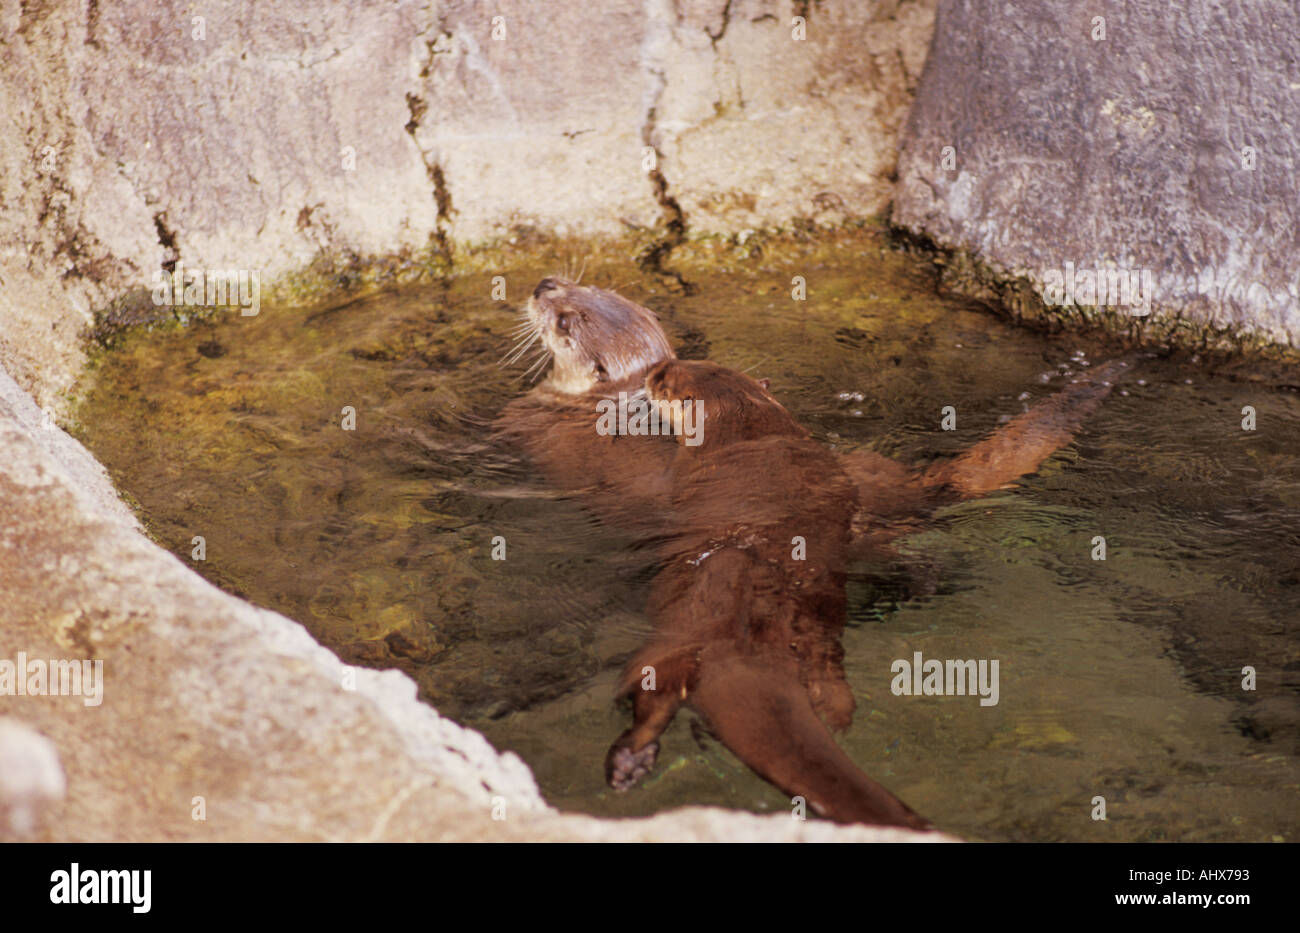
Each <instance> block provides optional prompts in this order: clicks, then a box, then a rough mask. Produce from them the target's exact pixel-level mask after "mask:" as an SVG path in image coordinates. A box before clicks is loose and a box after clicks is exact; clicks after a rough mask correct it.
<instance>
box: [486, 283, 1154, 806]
mask: <svg viewBox="0 0 1300 933" xmlns="http://www.w3.org/2000/svg"><path fill="white" fill-rule="evenodd" d="M524 314H525V321H524V325H523V337H522V338H521V346H527V345H529V344H532V343H534V342H540V344H541V348H542V349H541V351H540V352H541V353H542V354H543V357H542V362H541V365H545V360H546V358H547V357H549V359H550V363H551V367H550V370H549V373H548V376H547V378H546V379H545V380H544V381H543V382H542V383H541V384H540V385H539V386H538V387H537V388H536V389H534V390H533V391H532V392H530V393H528V394H527V395H525V396H524V397H522V398H520V399H516V400H514V401H512V402H511V403H510V404H508V405H507V406H506V408H505V410H504V411H503V413H502V416H501V417H500V419H499V420H498V430H499V432H500V433H501V434H502V435H503V436H504V437H506V438H508V439H510V440H512V441H514V442H515V443H517V444H518V445H519V446H520V447H522V449H523V450H524V452H525V454H526V455H527V456H528V457H529V458H530V459H531V460H532V461H533V463H535V464H536V465H537V466H538V468H539V469H540V470H541V472H542V473H543V474H544V475H545V476H546V478H547V480H548V481H549V482H550V483H552V484H553V485H556V486H558V487H560V488H562V489H565V490H567V491H569V492H572V493H576V494H578V495H579V496H580V498H581V500H582V501H583V503H584V504H585V505H586V506H587V507H588V508H590V509H591V510H592V511H594V512H595V513H596V514H597V515H598V516H599V517H600V518H602V519H603V520H606V521H610V522H614V523H617V524H619V525H620V526H622V527H624V528H627V529H629V530H631V531H632V532H633V533H634V534H636V535H637V536H638V537H639V538H641V539H642V540H644V541H645V542H646V544H647V546H648V547H649V548H650V550H651V552H652V556H653V558H654V559H655V561H656V568H657V569H656V573H655V576H654V579H653V581H652V583H651V586H650V596H649V601H648V614H649V616H650V619H651V621H652V623H653V625H654V634H653V636H652V637H651V639H650V641H649V643H648V644H646V645H645V646H644V647H642V648H641V649H640V650H639V651H637V652H636V653H635V654H634V655H633V657H632V659H631V661H630V662H629V663H628V665H627V668H626V670H625V674H624V676H623V678H622V680H621V681H620V684H619V687H618V691H617V692H618V696H620V697H624V698H626V697H630V698H631V700H632V710H633V722H632V725H631V726H630V727H629V728H628V729H626V730H625V731H624V732H623V733H622V734H621V735H620V736H618V738H617V739H615V741H614V742H613V744H612V745H611V746H610V749H609V751H608V753H607V755H606V758H605V774H606V780H607V782H608V783H609V785H610V786H611V787H613V788H615V789H616V790H626V789H628V788H630V787H632V786H633V785H635V784H636V783H637V782H638V781H639V780H640V779H641V777H643V776H644V775H645V774H647V773H648V772H649V771H650V770H651V768H653V766H654V763H655V759H656V757H657V754H658V739H659V736H660V735H661V734H662V733H663V731H664V730H665V729H666V728H667V727H668V725H669V724H670V723H671V722H672V720H673V718H674V716H675V715H676V713H677V711H678V709H680V708H681V706H683V705H688V706H690V707H691V708H693V709H694V710H695V711H696V712H697V713H698V714H699V715H700V716H701V717H702V718H703V719H704V721H705V722H706V724H707V725H708V727H709V728H710V729H711V730H712V731H713V732H714V734H715V735H717V737H718V738H719V740H720V741H721V742H722V743H723V744H724V745H725V746H727V747H728V748H729V749H731V751H732V752H733V753H734V754H736V756H737V757H738V758H740V760H741V761H743V762H745V764H746V765H748V766H749V767H750V768H751V769H752V770H753V771H754V772H755V773H757V774H758V775H759V776H761V777H763V778H764V779H765V780H767V781H768V782H770V783H772V784H773V785H775V786H776V787H778V788H780V789H781V790H782V791H784V792H785V793H787V794H789V795H790V796H791V797H802V798H803V799H804V800H806V801H807V803H808V805H809V807H810V808H811V809H812V810H813V811H814V812H815V813H816V814H818V815H820V816H822V817H824V818H827V819H831V820H834V821H837V822H860V823H869V824H877V825H896V826H906V827H911V828H914V829H927V828H929V827H930V824H929V822H928V821H927V820H925V819H924V818H923V817H921V816H920V815H918V814H917V813H915V812H914V811H913V810H912V809H911V808H910V807H908V806H907V804H905V803H903V802H902V801H901V800H899V799H898V798H897V797H896V796H894V795H893V794H892V793H891V792H890V791H888V790H887V789H886V788H884V787H883V786H882V785H880V784H878V783H877V782H875V781H873V780H872V779H871V778H870V777H868V776H867V775H866V774H865V773H864V772H863V771H861V770H860V769H859V768H858V767H857V766H856V765H855V764H854V763H853V761H852V759H851V758H850V757H849V756H848V755H847V754H846V753H845V752H844V751H843V749H841V748H840V746H839V745H838V744H837V743H836V742H835V740H834V737H833V735H832V730H835V731H838V730H842V729H844V728H846V727H847V726H848V725H849V724H850V722H851V721H852V717H853V712H854V706H855V704H854V699H853V693H852V691H851V689H850V688H849V686H848V684H847V683H846V681H845V678H844V668H843V649H842V647H841V645H840V638H841V634H842V631H843V627H844V624H845V621H846V618H847V599H846V596H845V582H846V573H845V567H846V565H847V563H848V562H849V560H850V559H851V558H852V557H853V556H854V555H857V554H861V553H863V552H872V553H875V554H878V555H890V554H892V542H893V541H894V540H895V539H896V538H897V537H899V536H900V535H903V534H906V533H907V532H908V531H909V530H912V529H914V528H916V527H919V524H920V523H921V522H923V521H924V519H925V518H926V517H927V516H928V515H929V514H930V513H932V512H933V511H934V509H936V508H938V507H939V506H941V505H943V504H945V503H948V502H953V501H956V500H959V499H963V498H968V497H973V496H980V495H983V494H985V493H987V492H989V491H991V490H993V489H997V488H999V487H1001V486H1003V485H1005V484H1007V483H1009V482H1011V481H1012V480H1014V479H1016V478H1017V477H1020V476H1023V475H1025V474H1027V473H1032V472H1033V471H1035V470H1036V469H1037V468H1038V466H1039V465H1040V464H1041V463H1042V461H1043V460H1044V459H1046V458H1047V457H1048V456H1050V455H1051V453H1052V452H1054V451H1055V450H1057V449H1058V448H1059V447H1061V446H1062V445H1064V444H1066V443H1068V442H1069V440H1070V439H1071V438H1072V437H1073V434H1074V432H1075V431H1076V430H1077V429H1078V427H1079V426H1080V425H1081V423H1082V421H1083V419H1084V418H1086V417H1087V415H1088V414H1090V413H1091V412H1092V411H1094V410H1095V409H1096V408H1097V407H1098V406H1099V405H1100V404H1101V401H1102V400H1103V399H1104V398H1105V397H1106V395H1107V394H1108V393H1109V391H1110V386H1111V385H1112V384H1113V382H1114V380H1115V378H1116V377H1117V376H1118V375H1119V374H1120V373H1121V372H1122V371H1123V370H1124V369H1126V368H1127V367H1128V365H1129V362H1128V361H1127V360H1115V361H1111V362H1110V363H1107V364H1104V365H1102V366H1099V367H1097V368H1095V369H1094V370H1093V371H1092V372H1091V373H1090V375H1089V376H1088V377H1086V378H1082V379H1080V380H1079V381H1078V382H1076V383H1073V384H1072V385H1070V386H1069V387H1067V388H1066V389H1064V390H1062V391H1061V392H1059V393H1057V394H1056V395H1054V396H1051V397H1049V398H1046V399H1043V400H1042V401H1040V402H1039V403H1037V404H1036V405H1034V406H1032V407H1031V408H1030V409H1029V410H1028V411H1027V412H1025V413H1023V414H1021V415H1019V416H1017V417H1016V418H1014V419H1012V420H1011V421H1010V422H1009V423H1008V424H1006V425H1004V426H1003V427H1002V428H1000V429H999V430H998V431H997V432H995V433H994V434H993V435H992V436H990V437H989V438H986V439H984V440H982V441H980V442H979V443H977V444H976V445H974V446H973V447H971V448H970V449H969V450H967V451H965V452H964V453H962V454H960V455H958V456H956V457H954V458H951V459H949V460H945V461H940V462H938V463H935V464H932V465H930V466H928V467H925V468H922V469H918V468H914V467H912V466H909V465H907V464H903V463H899V462H897V461H894V460H892V459H890V458H887V457H883V456H881V455H879V454H874V453H870V452H848V453H837V452H835V451H832V450H830V449H829V448H826V447H824V446H823V445H821V444H819V443H817V442H816V441H814V440H813V439H812V438H811V436H810V435H809V432H808V431H807V430H806V429H805V428H803V427H802V426H801V425H800V424H799V423H798V422H797V420H796V419H795V418H794V417H793V416H792V415H791V414H790V413H789V411H788V410H787V409H786V408H785V407H784V406H783V405H781V404H780V402H779V401H777V399H776V398H775V397H774V396H773V395H772V394H771V392H770V391H769V389H768V386H767V385H766V384H765V383H763V382H761V381H759V380H755V379H752V378H750V377H749V376H746V375H744V374H742V373H738V372H736V371H734V370H731V369H728V368H726V367H723V366H720V365H718V364H716V363H711V362H707V361H684V360H678V359H677V358H676V356H675V354H674V353H673V351H672V349H671V346H670V344H669V342H668V339H667V337H666V336H665V335H664V333H663V330H662V328H661V327H660V326H659V321H658V318H657V317H656V316H655V314H654V313H653V312H652V311H650V310H649V309H647V308H644V307H642V306H640V305H638V304H636V303H634V302H631V301H628V300H627V299H625V298H623V297H622V296H619V295H616V294H614V293H613V292H609V291H605V290H603V289H599V288H594V287H591V286H580V285H578V284H576V283H574V282H570V281H568V280H564V279H559V278H546V279H543V280H542V282H541V283H540V284H539V285H538V286H537V288H536V290H535V291H534V292H533V295H532V297H531V298H530V300H529V301H528V303H527V305H526V307H525V311H524ZM516 355H517V354H516ZM620 392H622V393H626V394H627V395H628V396H631V397H634V398H638V399H639V398H644V399H645V400H646V401H647V403H648V404H650V405H654V406H657V407H658V408H659V409H660V410H661V411H662V412H663V414H664V416H665V418H666V419H668V420H669V422H671V420H672V419H673V418H674V417H680V413H681V412H682V410H683V408H682V406H683V405H692V404H693V405H697V406H699V408H698V409H697V410H702V423H701V425H700V434H699V438H698V439H697V440H696V441H695V442H692V443H687V442H686V437H685V434H684V433H683V432H681V431H678V433H677V434H675V435H673V434H669V435H661V436H655V435H648V436H643V435H601V434H600V433H598V432H597V430H596V423H597V404H598V403H599V402H600V401H601V400H603V399H608V398H613V397H616V396H617V395H618V393H620ZM678 427H680V425H678Z"/></svg>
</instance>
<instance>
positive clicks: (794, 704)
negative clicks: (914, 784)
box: [687, 658, 930, 829]
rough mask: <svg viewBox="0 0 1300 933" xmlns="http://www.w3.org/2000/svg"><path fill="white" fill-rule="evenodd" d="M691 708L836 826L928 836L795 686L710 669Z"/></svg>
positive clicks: (761, 671) (778, 677)
mask: <svg viewBox="0 0 1300 933" xmlns="http://www.w3.org/2000/svg"><path fill="white" fill-rule="evenodd" d="M687 702H688V703H689V704H690V705H691V706H693V707H694V708H695V709H696V710H698V711H699V713H700V714H701V715H702V716H703V717H704V718H705V719H706V720H707V721H708V723H709V726H710V728H711V729H712V730H713V731H714V732H715V733H716V734H717V736H718V738H719V739H720V740H721V741H722V743H723V744H724V745H726V746H727V747H728V748H729V749H731V751H732V752H734V753H735V754H736V756H737V757H738V758H740V760H741V761H743V762H744V763H745V764H746V765H748V766H749V767H750V768H752V769H753V770H754V771H755V772H756V773H757V774H758V775H759V776H760V777H762V778H764V779H765V780H767V781H769V782H771V783H772V784H775V785H776V786H777V787H779V788H780V789H781V790H783V791H784V792H786V793H787V794H790V795H791V796H792V797H795V796H798V797H803V798H804V799H805V800H806V801H807V802H808V805H809V806H810V807H811V808H812V810H813V811H814V812H815V813H817V814H818V815H820V816H823V817H825V818H827V819H830V820H834V821H836V822H837V823H869V824H875V825H883V826H906V827H910V828H912V829H929V828H930V824H929V822H928V821H926V820H925V819H924V818H923V817H921V816H918V815H917V814H916V813H915V812H913V810H912V809H911V808H910V807H908V806H907V804H905V803H903V802H902V801H901V800H899V799H898V798H897V797H895V796H894V795H893V794H891V793H890V792H889V791H888V790H886V789H885V788H884V787H882V786H881V785H879V784H877V783H876V782H875V781H873V780H872V779H871V778H869V777H867V775H866V774H864V773H863V772H862V771H861V770H859V769H858V767H857V765H855V764H854V763H853V759H851V758H849V756H848V755H847V754H845V752H844V750H843V749H842V748H840V747H839V745H838V744H837V743H836V742H835V739H834V738H833V737H832V736H831V733H830V730H828V729H827V728H826V725H825V724H824V723H823V722H822V721H821V719H819V718H818V716H817V713H816V712H815V711H814V710H813V707H812V703H811V702H810V700H809V698H808V693H807V691H806V690H804V689H803V687H802V686H801V685H800V684H799V683H798V682H796V681H795V680H793V679H791V678H789V677H788V676H786V675H784V674H782V673H780V672H778V671H776V670H771V669H767V668H765V667H763V666H761V665H756V664H752V663H749V662H747V661H746V660H745V659H743V658H736V659H734V660H730V661H723V662H721V663H720V664H719V665H717V666H712V665H710V666H704V667H703V668H702V670H701V674H700V677H699V679H698V680H697V681H696V683H695V688H694V690H693V691H692V692H691V694H690V697H689V699H688V700H687Z"/></svg>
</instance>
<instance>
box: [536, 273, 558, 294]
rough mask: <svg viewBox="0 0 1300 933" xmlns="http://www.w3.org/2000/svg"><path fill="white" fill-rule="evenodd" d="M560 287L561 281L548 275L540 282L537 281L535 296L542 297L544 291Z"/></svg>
mask: <svg viewBox="0 0 1300 933" xmlns="http://www.w3.org/2000/svg"><path fill="white" fill-rule="evenodd" d="M559 287H560V283H559V282H557V281H556V280H555V279H553V278H551V277H550V276H547V277H546V278H544V279H542V280H541V281H540V282H538V283H537V287H536V288H534V289H533V297H534V298H540V297H542V292H549V291H553V290H554V289H557V288H559Z"/></svg>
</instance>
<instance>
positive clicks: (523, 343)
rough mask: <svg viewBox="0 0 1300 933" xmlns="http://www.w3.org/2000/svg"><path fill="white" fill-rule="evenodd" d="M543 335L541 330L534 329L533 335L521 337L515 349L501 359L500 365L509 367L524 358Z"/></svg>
mask: <svg viewBox="0 0 1300 933" xmlns="http://www.w3.org/2000/svg"><path fill="white" fill-rule="evenodd" d="M541 335H542V331H541V328H534V329H533V331H532V333H531V334H525V335H524V336H523V337H520V338H519V343H518V344H516V346H515V347H514V349H513V350H510V351H509V352H508V353H506V355H505V356H504V357H502V358H501V363H500V365H501V366H509V365H511V364H512V363H514V362H515V361H516V360H518V359H519V358H520V357H521V356H523V355H524V353H526V352H527V351H528V348H529V347H531V346H532V345H533V344H534V343H536V342H537V338H538V337H540V336H541Z"/></svg>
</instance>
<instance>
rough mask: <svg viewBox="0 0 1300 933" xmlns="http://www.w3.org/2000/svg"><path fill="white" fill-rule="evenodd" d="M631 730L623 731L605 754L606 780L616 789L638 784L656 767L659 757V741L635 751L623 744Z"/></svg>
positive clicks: (626, 788)
mask: <svg viewBox="0 0 1300 933" xmlns="http://www.w3.org/2000/svg"><path fill="white" fill-rule="evenodd" d="M631 731H632V730H630V729H629V730H628V732H625V733H623V735H621V736H620V737H619V739H618V741H617V742H615V743H614V744H613V745H611V746H610V747H609V754H607V755H606V756H605V782H606V783H607V784H609V786H610V787H612V788H614V790H619V791H623V790H628V789H629V788H631V787H634V786H636V784H637V783H638V782H639V781H640V780H641V779H642V778H643V777H645V776H646V775H647V774H649V773H650V772H651V771H652V770H653V769H654V766H655V760H656V759H657V758H658V757H659V743H658V742H651V743H650V744H649V745H646V746H645V747H643V748H641V749H640V750H639V751H633V750H632V748H631V747H630V746H629V745H624V744H622V743H623V741H624V740H625V739H627V738H629V733H630V732H631Z"/></svg>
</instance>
